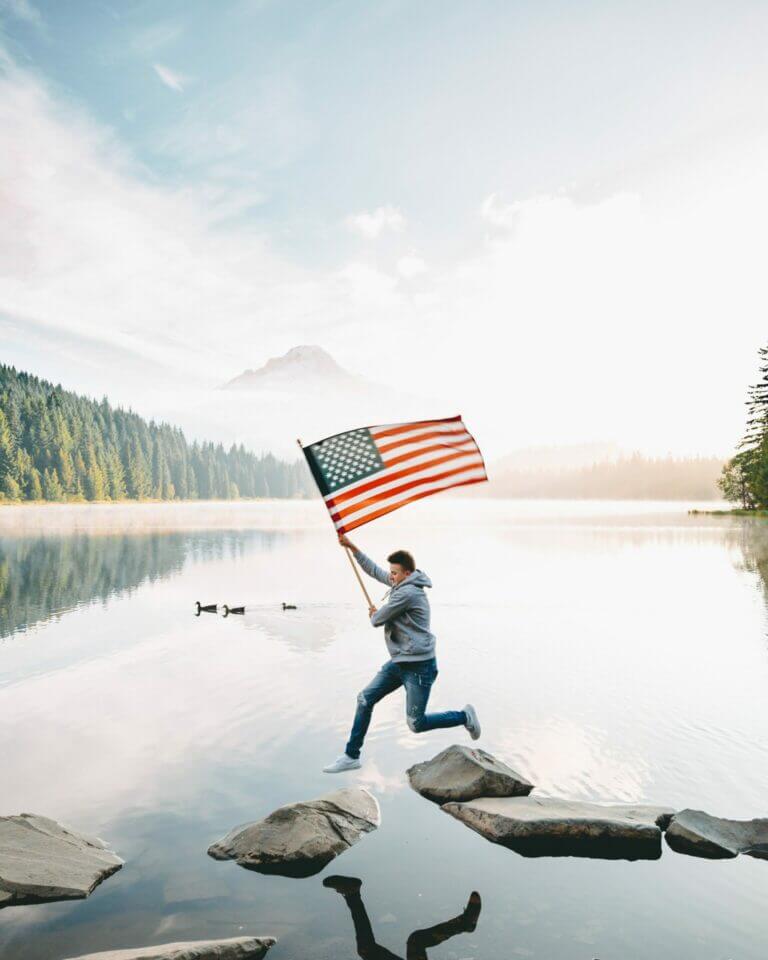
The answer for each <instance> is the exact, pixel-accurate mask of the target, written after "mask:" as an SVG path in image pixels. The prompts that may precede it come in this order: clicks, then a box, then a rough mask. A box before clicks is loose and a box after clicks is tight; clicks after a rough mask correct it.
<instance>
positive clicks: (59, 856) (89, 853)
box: [0, 813, 123, 907]
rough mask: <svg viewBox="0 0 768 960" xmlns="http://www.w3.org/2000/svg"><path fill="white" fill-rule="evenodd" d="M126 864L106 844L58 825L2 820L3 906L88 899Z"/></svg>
mask: <svg viewBox="0 0 768 960" xmlns="http://www.w3.org/2000/svg"><path fill="white" fill-rule="evenodd" d="M122 865H123V861H122V860H121V859H120V857H118V856H117V854H115V853H113V852H112V851H111V850H107V849H106V846H105V844H104V843H103V842H102V841H101V840H98V839H96V838H95V837H86V836H84V835H83V834H81V833H76V832H75V831H74V830H69V829H67V828H66V827H63V826H62V825H61V824H60V823H56V821H55V820H49V819H48V818H47V817H39V816H36V815H35V814H31V813H22V814H19V815H18V816H13V817H0V907H6V906H12V905H14V904H21V903H39V902H42V901H46V900H76V899H80V898H82V897H87V896H88V894H89V893H91V891H92V890H93V889H94V887H96V886H97V885H98V884H99V883H101V881H102V880H105V879H106V878H107V877H109V876H111V875H112V874H113V873H115V872H116V871H117V870H119V869H120V867H122Z"/></svg>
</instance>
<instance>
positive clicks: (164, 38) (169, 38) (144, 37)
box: [131, 20, 183, 57]
mask: <svg viewBox="0 0 768 960" xmlns="http://www.w3.org/2000/svg"><path fill="white" fill-rule="evenodd" d="M182 33H183V27H182V25H181V24H180V23H177V22H176V21H173V20H162V21H159V22H158V23H153V24H151V25H150V26H148V27H145V28H144V29H143V30H140V31H139V32H138V33H137V34H135V35H134V37H133V40H132V41H131V49H133V50H134V51H135V52H136V53H138V54H140V55H141V56H145V57H151V56H152V54H155V53H156V52H157V51H158V50H161V49H164V48H165V47H168V46H170V45H171V44H173V43H175V42H176V41H177V40H178V39H179V37H180V36H181V35H182Z"/></svg>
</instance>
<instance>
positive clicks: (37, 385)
mask: <svg viewBox="0 0 768 960" xmlns="http://www.w3.org/2000/svg"><path fill="white" fill-rule="evenodd" d="M314 492H315V491H314V485H313V482H312V479H311V477H310V474H309V471H308V470H307V468H306V465H305V464H304V462H303V461H299V462H296V463H285V462H283V461H281V460H277V459H276V458H275V457H273V456H272V455H271V454H267V455H262V456H256V455H254V454H252V453H249V452H248V451H247V450H245V448H244V447H243V446H242V445H240V446H232V447H230V448H229V449H228V450H225V449H224V447H222V446H221V444H213V443H210V442H206V443H202V444H200V443H197V442H195V443H192V444H189V443H188V442H187V440H186V439H185V437H184V434H183V433H182V432H181V430H179V429H178V428H176V427H171V426H169V425H168V424H162V423H161V424H157V423H154V422H147V421H146V420H143V419H142V418H141V417H139V416H137V414H135V413H132V412H131V411H130V410H128V411H126V410H122V409H120V408H115V407H112V406H110V404H109V403H108V402H107V400H106V399H102V400H101V401H99V402H97V401H94V400H90V399H88V398H86V397H81V396H78V395H77V394H74V393H70V392H69V391H66V390H63V389H62V387H60V386H54V385H53V384H51V383H49V382H47V381H45V380H40V379H38V378H37V377H33V376H30V375H29V374H26V373H23V372H20V371H17V370H15V369H14V368H13V367H8V366H3V365H0V500H2V499H25V500H38V499H41V498H45V499H47V500H83V499H88V500H102V499H107V498H109V499H112V500H121V499H123V498H126V497H128V498H132V499H144V498H147V497H156V498H157V499H162V500H170V499H175V498H178V499H197V498H222V499H233V498H237V497H263V496H274V497H289V496H309V495H312V494H314Z"/></svg>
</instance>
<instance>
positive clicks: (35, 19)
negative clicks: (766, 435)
mask: <svg viewBox="0 0 768 960" xmlns="http://www.w3.org/2000/svg"><path fill="white" fill-rule="evenodd" d="M767 35H768V4H765V3H764V2H745V0H733V2H731V3H728V4H723V3H721V2H717V3H711V2H706V0H699V2H696V3H693V2H691V3H689V2H682V0H680V2H674V0H673V2H665V3H660V2H659V3H656V2H653V0H649V2H643V3H637V2H621V0H612V2H590V0H584V2H579V3H573V2H560V3H557V2H549V0H537V2H530V0H529V2H516V0H503V2H492V0H477V2H472V3H469V2H466V0H464V2H456V0H419V2H416V3H415V2H413V0H411V2H405V0H377V2H375V3H374V2H360V0H356V2H352V0H329V2H324V0H312V2H297V0H219V2H217V3H216V4H211V3H207V2H200V0H183V2H176V0H164V2H158V0H153V2H148V0H143V2H132V0H124V2H117V0H114V2H111V3H109V2H100V0H99V2H95V0H93V2H92V0H67V2H66V3H62V2H50V3H44V2H42V0H0V359H2V360H3V361H4V362H7V363H13V364H15V365H16V366H18V367H21V368H23V369H25V370H28V371H30V372H32V373H36V374H38V375H41V376H44V377H46V378H49V379H52V380H54V381H57V382H61V383H62V384H63V385H65V386H66V387H68V388H71V389H74V390H77V391H81V392H85V393H88V394H90V395H93V396H97V397H101V396H103V395H106V396H108V397H109V398H110V399H111V400H113V401H115V402H117V403H122V404H125V405H131V406H132V407H133V408H134V409H136V410H138V411H139V412H140V413H143V414H145V415H147V416H158V415H162V414H163V412H164V411H165V410H167V409H168V408H169V404H168V397H169V396H170V397H175V398H176V401H177V402H176V406H178V405H179V398H186V397H188V396H192V395H195V396H196V397H197V398H198V403H200V402H203V403H204V402H205V399H204V398H205V397H206V396H208V395H209V394H210V392H211V391H213V390H214V389H215V388H216V387H217V386H219V385H221V384H222V383H225V382H226V381H228V380H230V379H232V378H233V377H234V376H236V375H237V374H239V373H240V372H241V371H242V370H243V369H245V368H249V367H250V368H254V367H258V366H259V365H261V364H262V363H264V362H265V361H266V360H267V359H268V358H269V357H271V356H276V355H280V354H282V353H284V352H285V351H287V350H288V349H289V348H290V347H292V346H295V345H297V344H304V343H310V344H319V345H321V346H322V347H324V348H325V349H326V350H328V351H329V352H330V353H331V354H332V355H333V356H334V357H335V358H336V359H337V360H338V361H339V363H341V364H342V365H343V366H344V367H346V368H347V369H349V370H351V371H353V372H354V373H357V374H359V375H361V376H363V377H366V378H368V379H370V380H372V381H375V382H377V383H382V384H385V385H387V386H388V387H391V389H392V390H393V392H394V391H404V392H407V393H409V394H415V395H419V396H421V397H423V398H424V399H423V410H422V409H420V410H419V413H418V416H424V417H432V416H435V417H441V416H446V415H452V414H454V413H456V412H462V413H463V414H464V415H465V417H466V419H467V422H468V423H470V424H471V425H474V426H475V432H476V434H477V435H478V437H479V438H480V439H481V440H482V438H483V437H484V436H485V437H487V438H488V442H489V443H490V445H491V447H492V453H494V454H497V455H501V454H503V453H504V452H506V451H507V450H512V449H515V448H518V447H521V446H529V445H548V444H573V443H587V442H598V441H599V442H615V443H618V444H620V445H621V446H622V447H623V448H625V449H627V450H635V449H638V450H642V451H644V452H647V453H652V454H664V453H667V452H671V453H673V454H675V455H684V454H698V453H700V454H707V455H708V454H718V455H727V454H728V453H729V452H731V451H732V450H733V448H734V446H735V444H736V443H737V441H738V439H739V437H740V435H741V433H742V431H743V426H744V400H745V397H746V390H747V387H748V385H749V384H750V383H751V382H752V381H754V380H755V378H756V374H757V350H758V348H759V347H760V346H762V345H764V344H765V342H766V340H767V339H768V337H767V336H766V334H767V333H768V325H767V324H766V322H765V320H766V316H767V311H766V307H767V306H768V291H767V290H766V282H765V279H764V277H765V268H764V259H765V257H764V247H765V241H764V233H765V224H766V223H768V182H767V181H766V173H765V171H766V170H768V100H766V98H765V96H764V91H765V89H766V87H767V86H768V58H766V57H765V55H764V49H765V42H764V40H765V37H766V36H767ZM200 398H203V399H202V400H200ZM185 402H186V401H185ZM264 416H265V417H268V416H269V411H265V412H264ZM378 419H379V422H387V420H388V419H391V418H390V417H389V416H388V413H387V410H386V409H384V410H382V412H381V416H380V417H379V418H378ZM349 425H350V426H357V425H358V424H356V423H355V422H354V411H350V424H349ZM185 427H187V428H189V424H185ZM192 429H193V432H194V427H193V428H192ZM212 439H216V438H215V437H214V438H212Z"/></svg>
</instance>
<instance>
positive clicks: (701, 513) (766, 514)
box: [688, 507, 768, 517]
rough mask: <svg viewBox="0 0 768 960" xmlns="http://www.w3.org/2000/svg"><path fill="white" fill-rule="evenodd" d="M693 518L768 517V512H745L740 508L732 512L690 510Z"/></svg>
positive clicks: (735, 508)
mask: <svg viewBox="0 0 768 960" xmlns="http://www.w3.org/2000/svg"><path fill="white" fill-rule="evenodd" d="M688 513H689V514H691V516H694V515H696V514H698V515H699V516H709V517H768V510H744V509H743V508H740V507H738V508H737V507H734V508H733V509H731V510H689V511H688Z"/></svg>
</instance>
